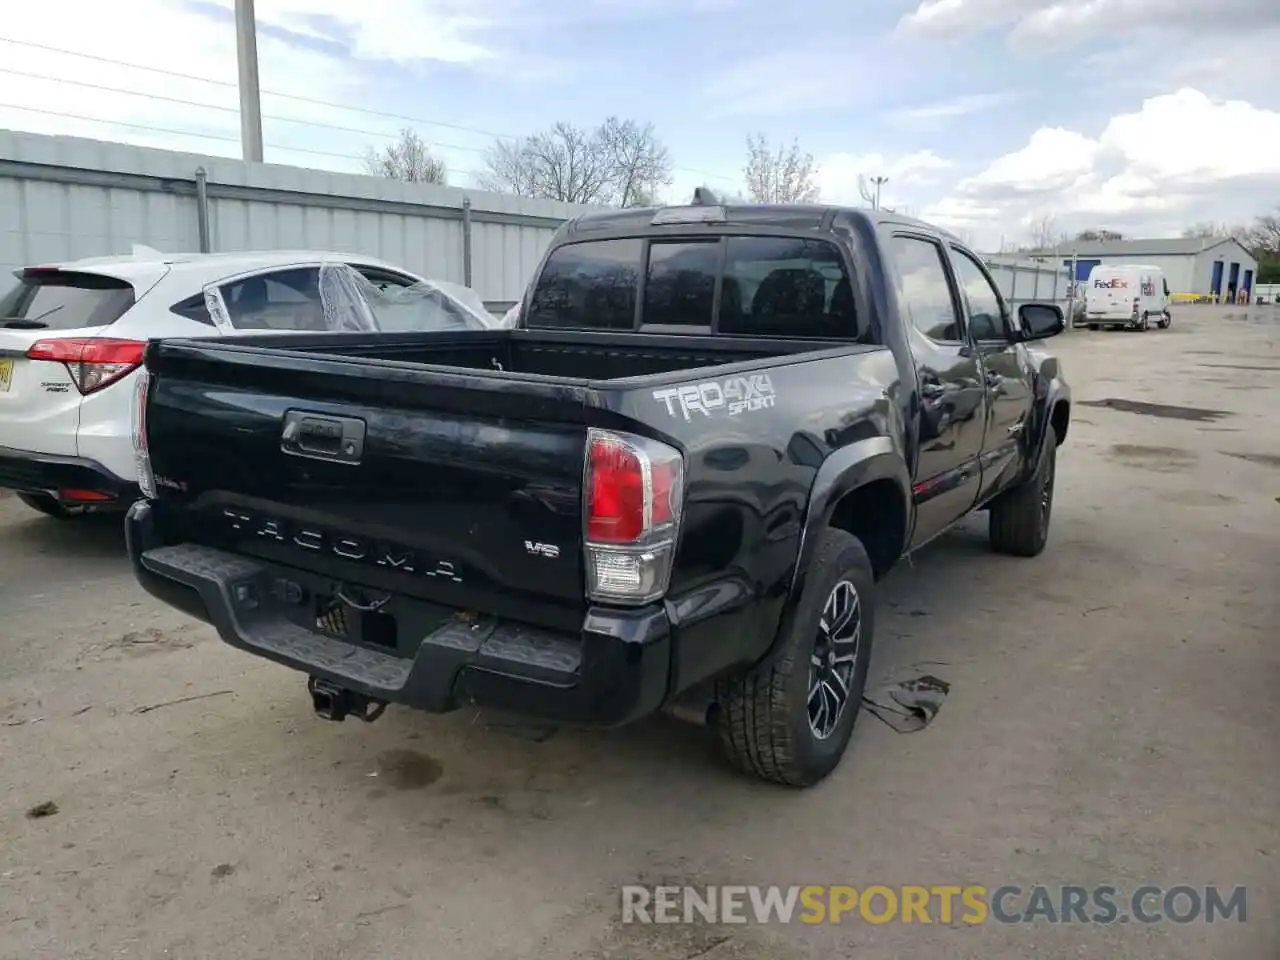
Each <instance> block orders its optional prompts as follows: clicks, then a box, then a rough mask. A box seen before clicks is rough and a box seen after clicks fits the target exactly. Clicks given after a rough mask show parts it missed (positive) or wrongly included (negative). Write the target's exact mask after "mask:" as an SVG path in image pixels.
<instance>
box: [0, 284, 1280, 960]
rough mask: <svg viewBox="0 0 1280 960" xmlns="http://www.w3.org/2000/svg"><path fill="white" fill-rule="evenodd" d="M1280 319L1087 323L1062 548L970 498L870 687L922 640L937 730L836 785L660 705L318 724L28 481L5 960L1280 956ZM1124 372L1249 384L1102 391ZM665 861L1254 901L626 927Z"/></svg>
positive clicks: (7, 732) (276, 672)
mask: <svg viewBox="0 0 1280 960" xmlns="http://www.w3.org/2000/svg"><path fill="white" fill-rule="evenodd" d="M1278 338H1280V312H1277V311H1274V310H1273V309H1272V308H1270V307H1268V308H1254V309H1253V310H1245V309H1239V308H1238V309H1235V310H1230V311H1229V310H1227V309H1219V308H1212V307H1203V308H1190V307H1184V308H1182V309H1181V310H1180V311H1179V312H1178V313H1177V315H1176V320H1175V325H1174V327H1173V328H1172V329H1171V330H1169V331H1155V330H1153V331H1151V332H1149V333H1147V334H1136V333H1103V332H1100V333H1089V332H1084V331H1081V332H1074V333H1071V334H1069V335H1066V336H1063V337H1061V338H1059V340H1058V341H1057V346H1058V347H1059V350H1060V352H1061V354H1062V356H1063V359H1064V363H1065V365H1066V370H1067V376H1068V378H1069V380H1070V381H1071V383H1072V385H1073V388H1074V391H1075V396H1076V400H1077V406H1076V408H1075V410H1074V412H1073V413H1074V419H1073V424H1072V427H1071V433H1070V436H1069V438H1068V441H1067V444H1066V446H1065V447H1064V448H1063V450H1062V452H1061V456H1060V459H1059V476H1058V493H1057V496H1058V500H1057V504H1056V507H1055V518H1054V528H1053V533H1052V536H1051V540H1050V544H1049V547H1048V550H1047V551H1046V553H1045V554H1044V555H1043V556H1042V557H1040V558H1038V559H1037V560H1033V561H1022V560H1016V559H1010V558H1003V557H997V556H994V555H992V554H991V553H990V552H988V550H987V548H986V530H985V525H984V524H983V523H982V522H981V520H974V521H971V522H969V523H968V524H967V525H966V526H965V527H964V528H962V529H961V530H959V531H957V532H955V533H953V534H951V535H949V536H947V537H946V538H944V539H943V541H941V542H940V543H938V544H937V545H935V546H933V547H931V548H930V549H928V550H927V551H925V552H924V553H923V554H922V555H921V556H919V557H917V558H916V560H915V563H914V566H912V567H906V566H904V567H903V568H901V569H899V570H897V571H895V572H894V574H892V575H891V577H890V578H889V580H888V581H887V582H886V584H885V585H884V588H883V593H882V607H883V611H884V612H883V614H882V619H881V620H880V637H879V646H878V648H877V656H876V663H875V665H874V666H873V682H874V680H875V678H876V677H877V676H883V675H885V674H886V673H887V672H889V671H890V670H893V669H894V668H903V667H906V666H908V665H912V664H921V663H927V664H929V666H928V667H927V669H928V671H929V672H932V673H934V674H936V675H938V676H940V677H942V678H944V679H945V680H947V681H949V682H950V683H951V684H952V688H951V693H950V696H949V697H948V699H947V700H946V702H945V704H944V706H943V708H942V711H941V713H940V714H939V716H938V718H937V720H935V721H934V723H933V724H932V725H931V726H930V727H928V729H926V730H924V731H923V732H920V733H915V734H899V733H895V732H894V731H892V730H891V729H890V728H889V727H887V726H885V725H884V724H882V723H880V722H879V721H877V720H876V719H875V718H874V717H871V716H870V715H868V714H866V713H864V714H863V716H862V718H861V719H860V721H859V724H858V729H857V731H856V733H855V736H854V742H853V746H852V747H851V752H850V754H849V755H848V756H847V757H846V760H845V762H844V764H843V765H842V766H841V768H840V769H839V770H838V771H837V772H836V774H835V775H834V776H833V777H832V778H831V779H830V780H829V781H828V782H826V783H825V784H823V785H822V786H821V787H819V788H817V789H814V790H811V791H807V792H790V791H785V790H780V789H775V788H770V787H767V786H764V785H761V784H757V783H754V782H752V781H750V780H746V779H742V778H740V777H738V776H735V775H734V774H732V773H730V772H728V771H727V770H726V769H725V768H724V766H722V765H721V764H720V763H719V762H718V760H717V759H716V757H715V755H714V753H713V751H712V749H711V746H710V744H709V742H708V738H707V736H706V735H705V734H704V733H703V732H702V731H700V730H698V729H696V728H693V727H688V726H685V725H682V724H680V723H679V722H677V721H674V720H668V719H662V720H657V721H654V722H651V723H646V724H643V725H641V726H639V727H636V728H631V729H627V730H622V731H612V732H600V731H582V730H569V729H566V730H559V731H548V730H544V729H540V728H535V727H530V726H528V725H522V724H520V723H519V722H518V721H515V720H511V719H509V718H504V717H497V716H492V715H489V714H487V713H486V714H480V715H477V714H476V713H475V712H474V711H471V710H465V711H459V712H457V713H454V714H450V715H448V716H443V717H432V716H425V715H419V714H413V713H410V712H408V711H404V710H391V711H389V712H388V714H387V716H386V717H385V718H383V719H382V720H380V721H379V722H378V723H376V724H374V725H371V726H366V725H363V724H359V723H357V722H355V721H351V722H348V723H346V724H343V725H341V726H338V725H334V724H326V723H323V722H321V721H319V720H316V719H314V718H313V717H312V716H311V712H310V703H309V700H308V697H307V695H306V692H305V690H304V686H303V680H302V677H301V676H300V675H297V674H294V673H291V672H289V671H287V670H285V669H283V668H279V667H276V666H274V665H269V664H265V663H263V662H260V661H258V660H256V659H255V658H252V657H249V656H246V655H243V654H240V653H238V652H236V651H233V650H231V649H230V648H228V647H225V646H224V645H223V644H222V643H221V642H220V641H218V639H217V638H216V636H215V635H214V634H213V633H212V632H211V631H210V630H208V629H207V628H205V627H203V626H200V625H197V624H195V623H193V622H190V621H188V620H186V619H185V618H183V617H182V616H181V615H179V614H177V613H174V612H172V611H170V610H167V609H164V608H162V607H160V606H158V605H157V604H155V603H154V602H152V601H151V600H150V599H149V598H148V597H146V596H145V595H144V594H143V593H142V592H141V590H140V589H138V588H137V587H136V586H135V584H134V581H133V578H132V576H131V575H130V573H129V570H128V566H127V563H126V561H125V558H124V556H123V542H122V539H123V538H122V537H121V535H120V530H119V524H118V521H115V520H111V521H101V522H99V521H98V520H97V519H93V518H91V519H89V520H85V521H72V522H59V521H55V520H51V519H46V518H43V517H39V516H37V515H35V514H34V513H31V512H29V511H28V510H26V509H25V508H24V507H23V506H22V505H21V504H19V503H18V502H17V501H15V500H13V499H12V498H5V499H3V500H0V616H2V617H3V619H2V620H0V642H2V643H3V653H2V654H0V724H2V725H0V799H2V800H3V804H2V805H0V829H3V837H4V850H5V857H4V860H3V864H0V956H2V957H4V958H15V960H17V958H21V960H37V958H57V960H72V958H80V957H85V958H88V957H93V958H101V957H114V956H129V957H183V958H201V960H202V958H207V957H215V956H222V955H229V956H236V957H245V958H256V957H264V958H265V957H270V958H272V960H292V958H310V960H322V958H335V960H336V958H343V960H360V958H414V960H417V958H423V957H430V958H431V960H454V958H458V960H462V958H466V960H486V958H515V960H524V958H550V960H570V958H575V957H582V958H587V957H606V958H613V960H622V958H634V960H642V958H652V960H658V958H661V960H689V958H693V957H698V958H700V960H730V958H738V960H766V958H767V960H796V958H801V957H814V958H818V957H821V958H837V957H855V956H856V957H857V958H858V960H903V958H914V957H921V958H923V957H930V958H932V957H939V956H945V957H948V958H957V960H958V958H982V960H1034V958H1048V957H1052V958H1066V957H1072V958H1075V957H1107V958H1109V960H1120V958H1126V957H1142V958H1146V960H1150V958H1155V957H1159V958H1161V960H1181V958H1193V957H1194V958H1204V957H1209V956H1212V957H1214V958H1215V960H1235V958H1240V960H1266V958H1272V957H1277V956H1280V919H1278V916H1280V914H1278V912H1277V909H1276V903H1277V901H1278V898H1280V870H1278V869H1277V867H1278V866H1280V824H1278V814H1277V811H1278V809H1280V800H1278V798H1280V764H1278V763H1277V762H1276V760H1277V756H1280V753H1278V751H1277V746H1276V742H1277V738H1278V737H1280V695H1278V694H1277V690H1278V689H1280V646H1278V641H1280V634H1278V633H1277V627H1276V624H1277V622H1280V599H1278V598H1280V578H1278V576H1277V571H1278V570H1280V427H1277V423H1278V422H1280V421H1278V420H1277V416H1276V398H1277V395H1278V392H1280V391H1277V387H1280V348H1278V347H1277V339H1278ZM1108 399H1115V400H1122V401H1138V402H1145V403H1149V404H1174V405H1180V406H1183V407H1195V408H1205V409H1206V410H1209V411H1219V413H1218V414H1217V415H1211V414H1208V413H1201V414H1195V412H1194V411H1190V412H1189V413H1188V412H1187V411H1184V412H1183V416H1184V417H1186V416H1188V415H1191V416H1192V418H1191V419H1185V418H1181V419H1180V418H1171V417H1169V416H1168V415H1167V414H1168V413H1169V411H1168V410H1167V409H1166V408H1161V409H1157V410H1156V411H1151V410H1144V409H1143V408H1139V410H1138V412H1131V411H1128V410H1123V409H1118V408H1117V407H1115V406H1108V405H1105V404H1104V405H1097V406H1085V405H1082V404H1081V403H1080V401H1084V402H1088V403H1097V402H1099V401H1106V400H1108ZM1153 413H1163V414H1165V415H1163V416H1157V415H1153ZM1268 638H1270V639H1268ZM183 698H190V699H187V700H185V702H180V703H174V702H173V701H178V700H181V699H183ZM162 704H167V705H162ZM157 705H162V706H157ZM1268 758H1270V759H1268ZM46 801H52V802H53V803H54V804H56V806H57V812H56V813H54V814H52V815H50V816H44V817H40V818H32V817H30V816H29V815H28V811H29V810H31V808H33V807H34V806H36V805H37V804H41V803H44V802H46ZM636 882H648V883H654V882H675V883H694V884H707V883H779V884H792V883H802V884H808V883H847V884H851V885H854V886H856V887H865V886H866V885H868V884H873V883H883V884H890V885H896V884H909V883H918V884H925V885H932V884H946V883H957V884H960V883H982V884H985V885H986V886H987V887H988V888H994V887H997V886H1000V885H1001V884H1005V883H1010V884H1019V885H1022V886H1023V887H1030V886H1031V885H1033V884H1035V883H1045V884H1052V885H1058V884H1079V885H1084V886H1092V885H1095V884H1110V885H1113V886H1115V887H1117V888H1118V889H1119V890H1120V891H1122V893H1123V894H1127V893H1128V892H1132V891H1133V890H1134V889H1135V888H1136V887H1138V886H1140V885H1142V884H1144V883H1151V884H1158V885H1163V886H1166V887H1167V886H1172V885H1174V884H1179V883H1186V884H1191V885H1193V886H1200V887H1203V885H1205V884H1212V883H1216V884H1219V885H1223V886H1226V887H1228V888H1230V887H1233V886H1235V885H1246V886H1247V887H1248V894H1247V897H1248V900H1247V903H1248V913H1247V921H1246V922H1245V923H1237V922H1228V923H1223V922H1219V923H1216V924H1212V925H1209V924H1204V923H1196V924H1190V925H1175V924H1171V923H1168V922H1165V923H1159V924H1154V925H1150V926H1144V925H1140V924H1134V923H1129V924H1115V925H1109V926H1099V925H1091V926H1085V925H1082V924H1074V925H1058V926H1049V925H1044V924H1037V925H1034V926H1028V925H1015V926H1010V925H1002V924H997V923H987V924H985V925H982V926H977V927H970V926H966V925H964V924H961V923H955V924H950V925H948V924H943V923H937V922H935V923H934V924H932V925H930V926H924V925H921V924H918V923H917V924H909V925H903V924H897V923H894V924H886V925H880V926H874V925H869V924H867V923H864V922H862V921H860V920H852V921H850V922H847V923H845V924H842V925H839V926H830V925H824V926H816V927H808V926H800V925H798V924H797V925H792V926H785V927H784V926H779V925H773V926H768V927H756V926H750V927H739V926H734V927H725V926H721V927H718V928H714V929H704V928H698V927H684V926H635V925H629V926H623V925H621V924H620V923H619V922H618V914H619V909H618V897H619V894H618V890H619V887H620V886H621V885H622V884H626V883H636Z"/></svg>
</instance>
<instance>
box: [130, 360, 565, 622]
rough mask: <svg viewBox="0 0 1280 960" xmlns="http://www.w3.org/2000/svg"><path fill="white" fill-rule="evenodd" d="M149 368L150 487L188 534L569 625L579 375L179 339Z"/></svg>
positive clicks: (321, 571) (336, 574)
mask: <svg viewBox="0 0 1280 960" xmlns="http://www.w3.org/2000/svg"><path fill="white" fill-rule="evenodd" d="M370 367H377V368H379V369H378V370H377V371H375V372H374V373H376V375H371V370H370ZM147 369H148V373H149V379H150V386H149V399H148V401H147V408H146V433H147V437H148V447H149V450H150V457H151V468H152V472H153V474H154V476H155V481H156V485H157V488H158V497H157V500H158V501H159V504H160V505H162V506H163V508H164V509H166V510H169V511H171V512H172V513H173V514H174V515H175V516H178V517H180V520H181V522H180V523H179V524H178V526H179V528H180V529H182V530H183V531H184V532H185V534H186V535H187V536H188V537H189V539H191V540H192V541H194V542H198V543H202V544H207V545H213V546H220V547H222V548H224V549H228V550H231V551H233V552H235V553H240V554H244V555H250V556H255V557H258V558H261V559H264V560H268V561H272V562H275V563H278V564H281V565H283V566H289V567H294V568H298V569H301V570H305V571H308V572H310V573H313V574H318V575H321V576H324V577H329V578H332V579H333V580H335V581H339V582H341V583H343V584H351V585H354V586H356V587H367V588H371V589H377V590H384V591H388V592H394V593H399V594H405V595H408V596H412V597H417V598H420V599H423V600H428V601H433V602H435V603H439V604H442V605H446V606H449V607H455V608H459V609H464V610H465V609H473V610H476V611H480V612H485V613H493V614H497V615H502V616H514V617H519V618H521V619H527V620H530V621H533V622H542V623H544V624H546V625H547V626H565V627H572V628H574V629H576V628H577V627H578V626H580V624H581V615H582V611H583V609H584V608H585V603H584V600H583V586H582V580H583V571H582V562H583V561H582V549H581V544H582V484H583V456H584V449H585V444H586V431H587V427H586V423H585V420H584V416H585V391H584V390H582V389H579V388H575V387H572V386H564V385H561V384H555V383H548V382H545V378H520V377H516V376H512V375H506V376H503V375H487V374H485V373H484V372H474V371H454V370H440V369H439V368H433V369H427V368H424V367H422V366H421V365H418V366H413V365H408V364H402V363H396V362H394V361H382V360H363V359H361V360H352V359H340V358H336V357H326V356H323V355H315V354H308V353H302V352H291V351H285V350H280V349H272V350H267V349H262V348H252V347H243V346H235V345H229V344H217V343H212V342H204V343H197V342H194V341H186V342H177V341H170V342H167V343H163V344H161V343H153V344H152V345H151V347H150V348H149V350H148V354H147ZM303 397H305V399H303Z"/></svg>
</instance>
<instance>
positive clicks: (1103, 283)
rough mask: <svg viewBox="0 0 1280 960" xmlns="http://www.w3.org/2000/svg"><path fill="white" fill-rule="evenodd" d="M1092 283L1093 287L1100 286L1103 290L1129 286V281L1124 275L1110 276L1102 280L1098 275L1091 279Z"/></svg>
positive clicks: (1121, 288)
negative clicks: (1093, 279) (1108, 278)
mask: <svg viewBox="0 0 1280 960" xmlns="http://www.w3.org/2000/svg"><path fill="white" fill-rule="evenodd" d="M1093 285H1094V287H1095V288H1101V289H1104V290H1107V289H1111V290H1116V289H1120V290H1123V289H1124V288H1126V287H1128V286H1129V281H1128V280H1126V279H1125V278H1124V277H1112V278H1111V279H1110V280H1103V279H1102V278H1101V277H1099V278H1098V279H1097V280H1095V281H1093Z"/></svg>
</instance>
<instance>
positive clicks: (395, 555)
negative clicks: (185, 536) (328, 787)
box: [222, 509, 462, 583]
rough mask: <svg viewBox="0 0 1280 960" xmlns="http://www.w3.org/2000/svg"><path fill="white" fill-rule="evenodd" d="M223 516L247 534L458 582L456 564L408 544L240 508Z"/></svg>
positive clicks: (378, 565) (313, 550) (391, 568)
mask: <svg viewBox="0 0 1280 960" xmlns="http://www.w3.org/2000/svg"><path fill="white" fill-rule="evenodd" d="M222 515H223V517H224V518H225V519H226V520H227V521H228V522H229V523H230V524H231V529H232V530H237V531H239V532H241V533H243V534H246V535H250V536H258V537H262V538H263V539H264V540H271V541H275V542H277V543H290V544H293V545H294V546H296V547H299V548H300V549H302V550H309V551H311V552H312V553H328V554H332V555H333V556H335V557H341V558H342V559H343V560H352V561H356V562H359V563H368V564H372V565H373V566H377V567H384V568H386V569H389V570H398V571H400V572H401V573H416V574H420V575H422V576H427V577H439V578H440V579H443V580H452V581H453V582H454V583H461V582H462V577H461V576H459V573H458V570H457V568H456V567H455V566H454V565H453V564H452V563H450V562H449V561H448V560H436V559H434V558H429V557H424V556H421V555H420V554H418V553H416V552H415V551H413V550H410V549H409V548H407V547H402V546H398V545H397V544H394V543H386V542H384V541H381V540H373V539H368V538H364V537H349V536H346V535H344V534H341V533H336V532H334V531H331V530H324V529H321V528H318V527H311V526H303V525H302V524H298V523H291V522H289V521H287V520H280V519H277V518H275V517H268V516H264V515H262V514H256V513H249V512H246V511H243V510H226V509H224V510H223V511H222Z"/></svg>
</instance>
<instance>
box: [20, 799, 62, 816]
mask: <svg viewBox="0 0 1280 960" xmlns="http://www.w3.org/2000/svg"><path fill="white" fill-rule="evenodd" d="M57 812H58V805H57V804H56V803H54V802H53V801H52V800H46V801H44V802H43V803H37V804H36V805H35V806H34V807H32V808H31V809H30V810H28V811H27V819H28V820H39V819H41V818H43V817H52V816H53V815H54V814H55V813H57Z"/></svg>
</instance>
